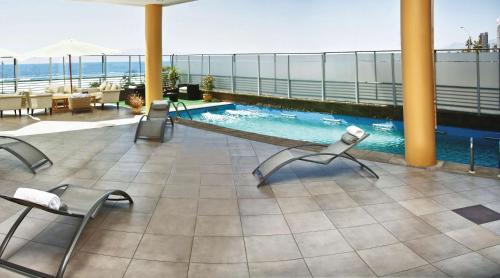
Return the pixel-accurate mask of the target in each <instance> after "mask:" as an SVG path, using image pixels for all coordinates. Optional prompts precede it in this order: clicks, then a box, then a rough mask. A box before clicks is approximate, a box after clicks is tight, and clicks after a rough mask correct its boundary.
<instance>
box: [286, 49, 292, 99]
mask: <svg viewBox="0 0 500 278" xmlns="http://www.w3.org/2000/svg"><path fill="white" fill-rule="evenodd" d="M286 67H287V69H286V76H287V81H288V98H291V97H292V82H291V81H290V55H287V56H286Z"/></svg>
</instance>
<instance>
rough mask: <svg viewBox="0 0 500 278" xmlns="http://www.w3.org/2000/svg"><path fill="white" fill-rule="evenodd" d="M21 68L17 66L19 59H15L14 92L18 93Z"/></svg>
mask: <svg viewBox="0 0 500 278" xmlns="http://www.w3.org/2000/svg"><path fill="white" fill-rule="evenodd" d="M18 83H19V66H18V64H17V58H14V92H17V87H18V86H19V84H18Z"/></svg>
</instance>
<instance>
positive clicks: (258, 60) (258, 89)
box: [257, 54, 261, 96]
mask: <svg viewBox="0 0 500 278" xmlns="http://www.w3.org/2000/svg"><path fill="white" fill-rule="evenodd" d="M260 90H261V88H260V55H259V54H257V95H258V96H260V93H261V91H260Z"/></svg>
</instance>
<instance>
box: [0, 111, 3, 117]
mask: <svg viewBox="0 0 500 278" xmlns="http://www.w3.org/2000/svg"><path fill="white" fill-rule="evenodd" d="M0 118H3V110H0Z"/></svg>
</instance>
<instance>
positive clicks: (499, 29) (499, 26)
mask: <svg viewBox="0 0 500 278" xmlns="http://www.w3.org/2000/svg"><path fill="white" fill-rule="evenodd" d="M497 48H500V18H499V19H497Z"/></svg>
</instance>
